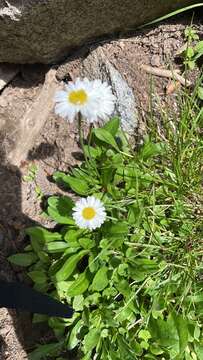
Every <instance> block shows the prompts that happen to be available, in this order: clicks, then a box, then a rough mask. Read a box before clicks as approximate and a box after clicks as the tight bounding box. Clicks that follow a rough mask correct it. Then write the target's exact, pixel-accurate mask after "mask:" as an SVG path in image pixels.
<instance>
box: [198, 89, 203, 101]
mask: <svg viewBox="0 0 203 360" xmlns="http://www.w3.org/2000/svg"><path fill="white" fill-rule="evenodd" d="M197 94H198V97H199V98H200V100H203V87H202V86H199V87H198V89H197Z"/></svg>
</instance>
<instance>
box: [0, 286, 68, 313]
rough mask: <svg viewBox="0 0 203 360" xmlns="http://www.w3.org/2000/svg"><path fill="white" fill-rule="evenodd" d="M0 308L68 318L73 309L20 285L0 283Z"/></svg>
mask: <svg viewBox="0 0 203 360" xmlns="http://www.w3.org/2000/svg"><path fill="white" fill-rule="evenodd" d="M0 307H6V308H9V309H18V310H24V311H29V312H31V313H37V314H44V315H48V316H55V317H62V318H70V317H72V315H73V309H72V308H71V307H69V306H68V305H65V304H63V303H61V302H60V301H57V300H55V299H53V298H51V297H50V296H48V295H45V294H42V293H40V292H38V291H36V290H34V289H32V288H30V287H28V286H26V285H24V284H22V283H17V282H9V283H7V282H4V281H0Z"/></svg>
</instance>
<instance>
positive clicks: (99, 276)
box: [91, 266, 109, 291]
mask: <svg viewBox="0 0 203 360" xmlns="http://www.w3.org/2000/svg"><path fill="white" fill-rule="evenodd" d="M107 273H108V268H107V267H106V266H103V267H102V268H101V269H99V270H98V271H97V273H96V275H95V277H94V279H93V282H92V286H91V288H92V290H93V291H102V290H103V289H105V287H107V285H108V283H109V280H108V276H107Z"/></svg>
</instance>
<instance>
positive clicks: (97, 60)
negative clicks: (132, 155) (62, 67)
mask: <svg viewBox="0 0 203 360" xmlns="http://www.w3.org/2000/svg"><path fill="white" fill-rule="evenodd" d="M80 76H81V77H87V78H88V79H89V80H94V79H101V80H102V81H106V82H107V83H108V84H109V85H110V86H111V87H112V91H113V93H114V95H115V96H116V107H115V113H114V115H118V116H119V117H120V119H121V127H122V129H123V130H124V131H126V132H127V133H128V134H129V135H130V134H134V133H135V129H136V128H137V125H138V111H137V104H136V99H135V96H134V94H133V91H132V89H131V88H130V87H129V85H128V84H127V82H126V81H125V79H124V78H123V77H122V75H121V74H120V72H119V71H118V70H117V69H116V68H115V67H114V66H113V65H112V64H111V63H110V62H109V60H108V59H107V58H106V56H105V55H104V52H103V50H102V48H101V47H99V48H97V49H96V50H94V51H92V53H91V54H90V55H89V56H88V57H87V58H86V59H85V60H84V61H83V63H82V65H81V70H80Z"/></svg>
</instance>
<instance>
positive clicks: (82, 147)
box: [78, 112, 88, 163]
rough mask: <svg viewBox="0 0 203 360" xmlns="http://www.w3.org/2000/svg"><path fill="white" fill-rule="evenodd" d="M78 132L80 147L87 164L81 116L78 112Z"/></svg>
mask: <svg viewBox="0 0 203 360" xmlns="http://www.w3.org/2000/svg"><path fill="white" fill-rule="evenodd" d="M78 132H79V141H80V146H81V149H82V151H83V155H84V158H85V161H86V163H88V160H87V156H86V153H85V146H84V138H83V131H82V115H81V113H80V112H79V113H78Z"/></svg>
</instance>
